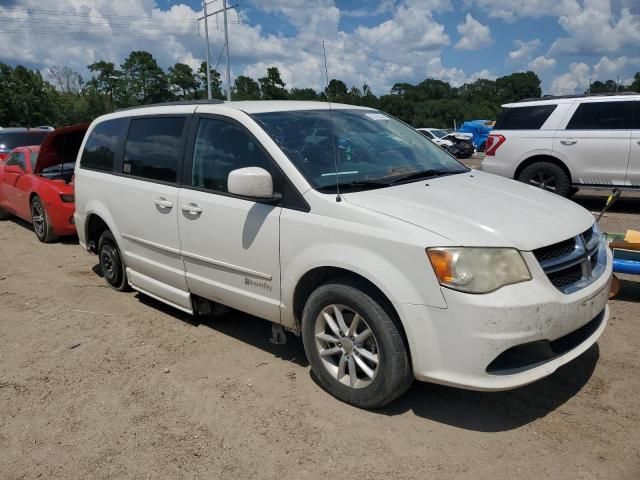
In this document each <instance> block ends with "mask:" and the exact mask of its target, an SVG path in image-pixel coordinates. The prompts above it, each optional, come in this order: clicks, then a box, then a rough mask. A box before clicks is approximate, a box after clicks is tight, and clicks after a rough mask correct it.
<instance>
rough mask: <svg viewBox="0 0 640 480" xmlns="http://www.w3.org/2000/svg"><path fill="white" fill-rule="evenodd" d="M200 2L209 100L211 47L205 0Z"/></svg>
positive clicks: (208, 96) (209, 97)
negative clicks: (201, 5) (202, 13)
mask: <svg viewBox="0 0 640 480" xmlns="http://www.w3.org/2000/svg"><path fill="white" fill-rule="evenodd" d="M202 4H203V5H204V40H205V42H207V98H208V99H209V100H211V65H210V64H209V59H210V58H211V47H210V46H209V22H208V15H207V0H204V1H203V2H202Z"/></svg>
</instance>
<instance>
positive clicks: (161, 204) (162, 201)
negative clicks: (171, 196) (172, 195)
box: [156, 197, 173, 208]
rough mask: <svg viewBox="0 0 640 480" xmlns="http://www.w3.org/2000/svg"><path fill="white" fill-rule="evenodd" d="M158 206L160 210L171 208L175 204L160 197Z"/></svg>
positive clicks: (157, 200) (157, 201)
mask: <svg viewBox="0 0 640 480" xmlns="http://www.w3.org/2000/svg"><path fill="white" fill-rule="evenodd" d="M156 205H157V206H158V208H171V207H173V202H171V201H170V200H167V199H166V198H163V197H160V198H156Z"/></svg>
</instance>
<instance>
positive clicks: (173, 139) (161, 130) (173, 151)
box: [122, 117, 185, 183]
mask: <svg viewBox="0 0 640 480" xmlns="http://www.w3.org/2000/svg"><path fill="white" fill-rule="evenodd" d="M184 125H185V118H184V117H154V118H136V119H134V120H132V121H131V127H130V128H129V135H128V136H127V143H126V146H125V149H124V162H123V164H122V171H123V173H125V174H127V175H132V176H135V177H142V178H147V179H149V180H158V181H161V182H169V183H175V182H176V181H177V178H178V169H179V168H180V163H181V160H182V135H183V132H184Z"/></svg>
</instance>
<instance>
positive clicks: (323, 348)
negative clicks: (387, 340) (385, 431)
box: [315, 304, 380, 389]
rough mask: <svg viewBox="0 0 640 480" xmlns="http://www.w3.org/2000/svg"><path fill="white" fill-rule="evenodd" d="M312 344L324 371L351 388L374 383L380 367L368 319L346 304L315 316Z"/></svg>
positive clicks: (378, 354)
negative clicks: (313, 343)
mask: <svg viewBox="0 0 640 480" xmlns="http://www.w3.org/2000/svg"><path fill="white" fill-rule="evenodd" d="M315 346H316V349H317V352H318V355H319V356H320V360H321V361H322V365H323V366H324V368H325V369H326V370H327V372H328V373H329V374H330V375H331V376H332V377H333V378H335V379H336V380H338V381H339V382H340V383H342V384H344V385H346V386H349V387H351V388H356V389H359V388H365V387H367V386H369V385H370V384H371V382H373V380H374V379H375V378H376V375H377V374H378V370H379V366H380V353H379V348H378V342H377V340H376V337H375V335H374V333H373V330H372V329H371V328H370V326H369V324H368V323H367V321H366V320H365V319H364V318H363V317H362V316H361V315H360V314H359V313H358V312H356V311H355V310H353V309H352V308H350V307H347V306H345V305H335V304H332V305H328V306H327V307H325V308H324V309H322V311H321V312H320V314H319V315H318V316H317V318H316V322H315Z"/></svg>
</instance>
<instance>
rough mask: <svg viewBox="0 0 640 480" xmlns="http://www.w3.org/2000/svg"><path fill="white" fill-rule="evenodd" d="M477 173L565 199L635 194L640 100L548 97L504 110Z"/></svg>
mask: <svg viewBox="0 0 640 480" xmlns="http://www.w3.org/2000/svg"><path fill="white" fill-rule="evenodd" d="M485 155H486V157H485V159H484V161H483V162H482V167H481V168H482V170H484V171H486V172H490V173H494V174H497V175H501V176H503V177H508V178H515V179H517V180H520V181H522V182H525V183H530V184H532V185H535V186H538V187H541V188H544V189H546V190H549V191H552V192H555V193H557V194H559V195H562V196H568V195H569V194H571V193H572V192H573V191H575V190H576V189H578V188H582V187H586V188H607V189H611V188H613V187H618V188H621V189H629V190H632V189H637V190H640V95H638V94H618V95H612V96H606V95H600V96H584V95H583V96H574V97H549V98H545V99H542V100H534V101H522V102H518V103H511V104H508V105H503V110H502V113H501V114H500V116H499V117H498V120H497V122H496V125H495V127H494V129H493V131H492V132H491V134H490V135H489V138H488V139H487V146H486V151H485Z"/></svg>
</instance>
